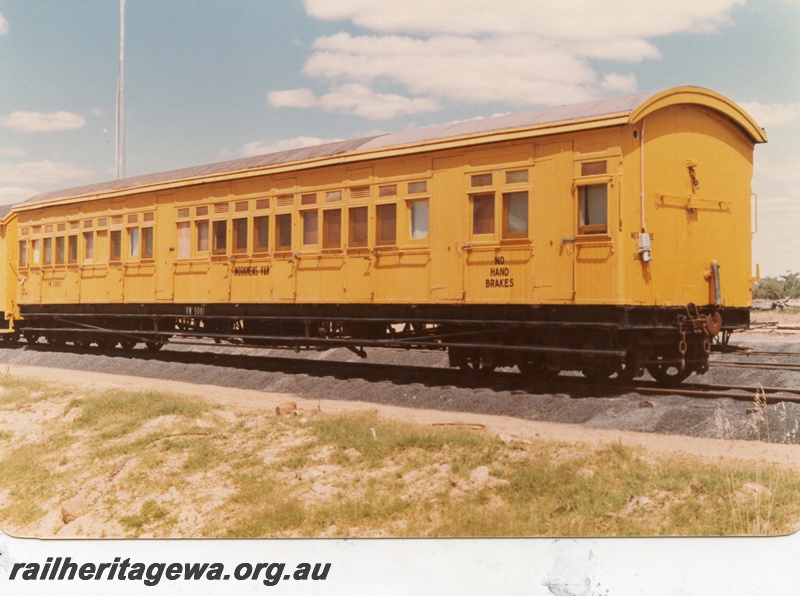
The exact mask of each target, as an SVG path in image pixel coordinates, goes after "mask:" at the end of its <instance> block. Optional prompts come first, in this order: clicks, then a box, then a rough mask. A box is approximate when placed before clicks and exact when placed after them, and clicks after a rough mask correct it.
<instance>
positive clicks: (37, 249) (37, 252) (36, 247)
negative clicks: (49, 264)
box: [31, 239, 41, 265]
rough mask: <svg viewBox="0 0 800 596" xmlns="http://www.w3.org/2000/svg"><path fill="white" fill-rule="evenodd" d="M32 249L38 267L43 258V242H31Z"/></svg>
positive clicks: (34, 261)
mask: <svg viewBox="0 0 800 596" xmlns="http://www.w3.org/2000/svg"><path fill="white" fill-rule="evenodd" d="M31 249H32V252H33V264H34V265H38V264H39V261H40V258H41V240H38V239H37V240H31Z"/></svg>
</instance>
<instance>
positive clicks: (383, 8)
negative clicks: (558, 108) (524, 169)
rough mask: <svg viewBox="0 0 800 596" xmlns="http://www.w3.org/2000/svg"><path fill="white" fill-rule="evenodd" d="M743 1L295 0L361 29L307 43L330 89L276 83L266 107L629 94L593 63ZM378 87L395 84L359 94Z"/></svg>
mask: <svg viewBox="0 0 800 596" xmlns="http://www.w3.org/2000/svg"><path fill="white" fill-rule="evenodd" d="M744 2H745V0H704V1H703V2H697V0H653V1H652V2H648V3H647V6H646V7H643V6H642V5H641V3H639V2H637V1H634V0H610V1H609V2H597V1H596V0H568V1H566V2H553V1H552V0H526V1H525V2H520V1H519V0H494V1H493V2H487V1H486V0H437V1H436V2H431V1H430V0H382V1H381V2H375V1H374V0H305V7H306V11H307V12H308V14H309V15H310V16H312V17H314V18H317V19H323V20H329V21H349V22H351V23H353V24H354V25H356V26H358V27H361V28H363V29H365V30H366V31H367V34H364V35H353V34H348V33H338V34H335V35H330V36H326V37H321V38H318V39H317V40H316V41H315V43H314V46H313V52H312V54H311V55H310V56H309V58H308V60H307V61H306V64H305V66H304V69H303V73H304V74H305V75H307V76H309V77H314V78H317V79H318V80H321V81H324V82H327V83H328V84H330V85H331V90H330V93H329V94H327V95H320V96H319V97H317V96H315V95H314V94H313V93H312V92H311V91H309V90H308V89H294V90H286V91H276V92H273V93H272V94H270V96H269V104H270V105H271V106H273V107H285V106H292V107H298V108H320V107H322V108H323V109H328V110H331V111H338V112H344V113H350V114H357V115H361V116H364V117H366V118H371V119H374V120H377V119H384V118H392V117H395V116H399V115H403V114H410V113H417V112H424V111H431V110H436V109H439V106H440V105H441V102H443V101H453V102H460V103H490V102H503V103H509V104H516V105H517V106H520V107H529V106H534V105H558V104H562V103H571V102H578V101H584V100H590V99H596V98H599V97H604V96H607V95H609V94H619V93H628V92H635V91H636V90H637V81H636V78H635V76H634V75H633V74H630V73H625V72H618V73H614V74H609V75H606V76H601V75H600V74H599V72H598V65H597V64H596V62H598V61H599V62H602V61H614V62H618V63H627V64H635V63H640V62H642V61H644V60H656V59H658V58H660V53H659V51H658V49H657V48H656V46H655V45H654V44H653V39H654V38H657V37H661V36H665V35H670V34H674V33H685V32H704V33H707V32H710V31H715V30H718V29H719V28H720V27H722V26H724V25H726V24H729V23H730V22H731V18H730V12H731V10H732V8H733V7H734V6H736V5H739V4H743V3H744ZM370 33H371V34H370ZM354 83H357V84H359V85H361V87H355V86H350V85H352V84H354ZM387 84H388V85H390V86H391V87H392V88H393V89H400V90H399V91H394V93H395V95H390V96H384V95H382V94H380V93H378V92H377V91H371V92H370V93H367V92H366V91H365V89H367V88H371V89H378V88H379V87H380V86H385V85H387ZM346 85H347V86H346ZM402 89H405V90H406V91H405V92H404V91H402ZM399 94H403V95H405V96H407V97H406V98H403V97H402V96H401V95H399ZM392 108H394V109H392Z"/></svg>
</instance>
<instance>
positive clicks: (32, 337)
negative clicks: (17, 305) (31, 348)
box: [22, 331, 39, 344]
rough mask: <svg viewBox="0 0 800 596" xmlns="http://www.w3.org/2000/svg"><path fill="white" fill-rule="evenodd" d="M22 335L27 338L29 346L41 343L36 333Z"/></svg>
mask: <svg viewBox="0 0 800 596" xmlns="http://www.w3.org/2000/svg"><path fill="white" fill-rule="evenodd" d="M22 335H23V336H24V337H25V341H26V342H28V343H29V344H35V343H36V342H38V341H39V334H38V333H36V332H35V331H25V332H23V334H22Z"/></svg>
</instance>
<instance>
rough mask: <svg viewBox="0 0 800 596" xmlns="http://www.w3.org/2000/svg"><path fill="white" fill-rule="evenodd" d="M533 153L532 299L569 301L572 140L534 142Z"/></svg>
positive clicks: (573, 217)
mask: <svg viewBox="0 0 800 596" xmlns="http://www.w3.org/2000/svg"><path fill="white" fill-rule="evenodd" d="M534 155H535V158H534V167H533V200H532V209H533V245H534V258H533V271H532V282H531V284H532V290H533V292H532V298H533V301H534V302H536V303H538V302H554V303H568V302H572V301H573V300H574V298H575V222H576V217H577V216H576V213H575V201H574V200H573V196H572V142H563V143H550V144H547V145H537V146H536V147H535V150H534Z"/></svg>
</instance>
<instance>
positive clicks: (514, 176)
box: [506, 170, 528, 184]
mask: <svg viewBox="0 0 800 596" xmlns="http://www.w3.org/2000/svg"><path fill="white" fill-rule="evenodd" d="M527 181H528V170H516V171H514V172H506V184H521V183H524V182H527Z"/></svg>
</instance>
